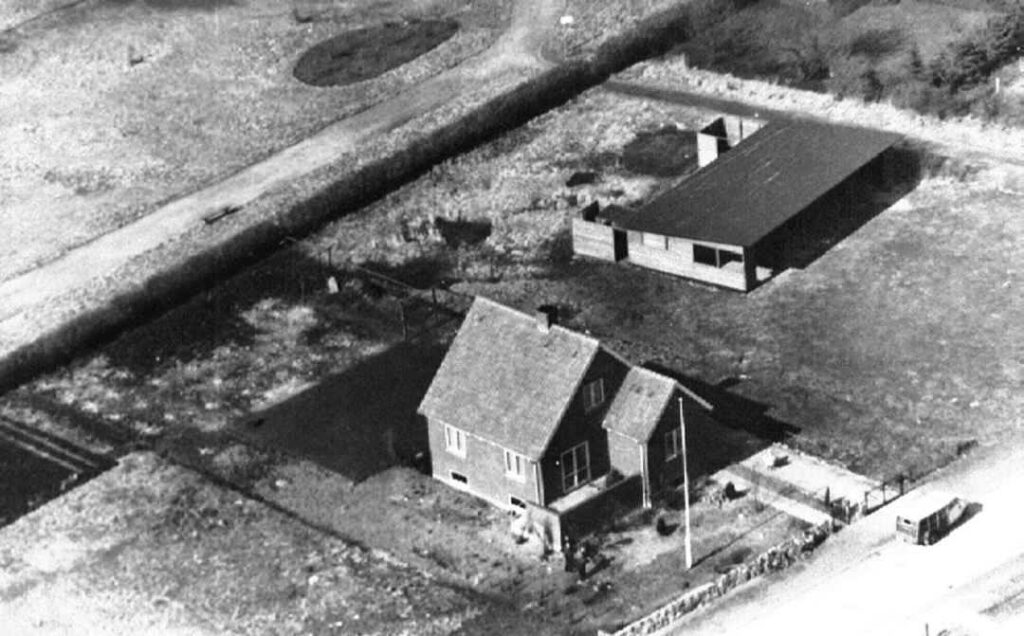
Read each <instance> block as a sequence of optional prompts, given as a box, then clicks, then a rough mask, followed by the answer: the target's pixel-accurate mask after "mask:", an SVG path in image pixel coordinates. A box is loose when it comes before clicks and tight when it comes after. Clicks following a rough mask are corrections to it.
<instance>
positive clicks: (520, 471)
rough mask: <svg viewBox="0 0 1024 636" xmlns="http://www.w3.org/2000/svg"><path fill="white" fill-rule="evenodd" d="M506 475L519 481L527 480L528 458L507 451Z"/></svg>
mask: <svg viewBox="0 0 1024 636" xmlns="http://www.w3.org/2000/svg"><path fill="white" fill-rule="evenodd" d="M505 476H506V477H508V478H510V479H515V480H517V481H526V458H525V457H523V456H522V455H520V454H518V453H513V452H512V451H509V450H507V451H505Z"/></svg>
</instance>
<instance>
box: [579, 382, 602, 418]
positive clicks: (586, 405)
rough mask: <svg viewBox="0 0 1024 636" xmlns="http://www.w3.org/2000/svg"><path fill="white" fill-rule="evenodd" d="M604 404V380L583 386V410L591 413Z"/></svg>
mask: <svg viewBox="0 0 1024 636" xmlns="http://www.w3.org/2000/svg"><path fill="white" fill-rule="evenodd" d="M603 403H604V378H598V379H596V380H594V381H593V382H590V383H588V384H585V385H583V410H584V411H592V410H594V409H596V408H597V407H599V406H601V404H603Z"/></svg>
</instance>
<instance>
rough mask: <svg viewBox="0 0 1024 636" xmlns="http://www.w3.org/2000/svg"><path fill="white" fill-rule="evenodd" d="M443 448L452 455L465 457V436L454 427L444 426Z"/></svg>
mask: <svg viewBox="0 0 1024 636" xmlns="http://www.w3.org/2000/svg"><path fill="white" fill-rule="evenodd" d="M444 447H445V449H446V450H447V451H448V452H449V453H451V454H452V455H458V456H459V457H465V456H466V434H465V433H464V432H462V431H461V430H459V429H457V428H455V427H454V426H449V425H447V424H445V425H444Z"/></svg>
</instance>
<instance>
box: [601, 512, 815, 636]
mask: <svg viewBox="0 0 1024 636" xmlns="http://www.w3.org/2000/svg"><path fill="white" fill-rule="evenodd" d="M831 532H832V524H831V522H827V523H824V524H821V525H819V526H816V527H814V528H812V529H810V530H808V531H807V532H805V533H804V534H803V535H802V536H800V537H797V538H795V539H789V540H787V541H784V542H783V543H780V544H779V545H776V546H774V547H772V548H770V549H768V550H767V551H765V552H762V553H761V554H760V555H758V556H757V557H756V558H754V559H752V560H750V561H747V562H746V563H743V564H742V565H738V566H736V567H735V568H733V569H731V570H729V572H727V573H725V574H723V575H722V576H720V577H718V578H717V579H716V580H714V581H712V582H710V583H705V584H704V585H701V586H699V587H696V588H694V589H692V590H688V591H687V592H685V593H683V594H681V595H680V596H679V597H677V598H676V599H675V600H673V601H671V602H669V603H667V604H666V605H663V606H661V607H659V608H658V609H656V610H654V611H653V612H651V613H650V614H648V615H647V616H644V617H642V618H640V619H638V620H635V621H633V622H632V623H629V624H628V625H626V626H624V627H622V628H620V629H619V630H617V631H615V632H605V631H601V632H599V633H600V634H601V636H644V635H646V634H653V633H655V632H657V631H659V630H662V629H665V628H667V627H670V626H672V625H673V624H675V623H676V622H677V621H679V619H681V618H682V617H683V616H685V615H686V614H689V613H690V612H692V611H693V610H695V609H697V608H698V607H701V606H703V605H705V604H706V603H708V602H710V601H713V600H714V599H716V598H718V597H720V596H724V595H725V594H726V593H728V592H729V591H730V590H732V589H733V588H735V587H738V586H739V585H742V584H743V583H746V582H747V581H750V580H753V579H755V578H757V577H759V576H764V575H765V574H768V573H771V572H778V571H780V570H784V569H786V568H787V567H789V566H790V565H792V564H793V563H795V562H796V561H797V560H799V559H800V558H802V557H803V555H805V554H807V553H809V552H811V551H812V550H814V548H816V547H817V546H818V545H819V544H821V542H822V541H824V540H825V539H826V538H827V537H828V536H829V534H831Z"/></svg>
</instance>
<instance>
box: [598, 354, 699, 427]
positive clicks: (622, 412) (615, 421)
mask: <svg viewBox="0 0 1024 636" xmlns="http://www.w3.org/2000/svg"><path fill="white" fill-rule="evenodd" d="M677 391H678V392H680V393H683V394H685V395H687V396H689V397H690V398H692V399H693V400H695V401H696V402H697V403H699V404H700V405H701V406H703V407H704V408H706V409H708V410H711V405H710V404H709V403H708V402H707V401H706V400H704V399H703V398H702V397H700V396H699V395H697V394H696V393H694V392H692V391H690V390H689V389H687V388H686V387H684V386H682V385H680V384H679V383H678V382H676V381H675V380H673V379H671V378H668V377H665V376H663V375H661V374H660V373H657V372H655V371H651V370H650V369H645V368H643V367H633V368H632V369H630V370H629V373H627V374H626V379H625V380H623V382H622V386H621V387H619V392H618V393H617V394H616V395H615V399H614V400H612V403H611V405H609V406H608V412H607V413H606V414H605V416H604V428H605V429H607V430H609V431H612V432H614V433H618V434H619V435H622V436H624V437H628V438H629V439H631V440H633V441H636V442H646V441H647V440H648V439H650V437H651V433H653V432H654V428H655V427H656V426H657V425H658V421H659V420H660V419H661V415H662V413H664V412H665V409H666V408H668V407H671V406H673V404H672V401H671V398H672V396H673V395H675V394H676V392H677Z"/></svg>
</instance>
